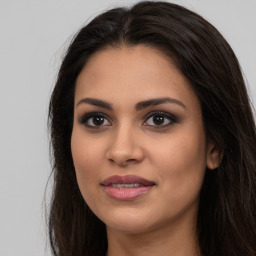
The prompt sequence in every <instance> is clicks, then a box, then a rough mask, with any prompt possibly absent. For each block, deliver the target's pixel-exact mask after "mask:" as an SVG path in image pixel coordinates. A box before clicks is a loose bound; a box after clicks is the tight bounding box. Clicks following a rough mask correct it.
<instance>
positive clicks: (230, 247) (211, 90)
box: [49, 1, 256, 256]
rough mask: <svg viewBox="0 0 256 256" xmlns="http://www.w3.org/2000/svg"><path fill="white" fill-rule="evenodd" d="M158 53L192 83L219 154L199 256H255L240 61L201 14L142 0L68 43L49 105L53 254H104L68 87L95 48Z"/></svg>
mask: <svg viewBox="0 0 256 256" xmlns="http://www.w3.org/2000/svg"><path fill="white" fill-rule="evenodd" d="M122 44H124V45H130V46H132V45H139V44H143V45H147V46H151V47H153V48H157V49H159V50H160V51H162V52H163V53H164V54H165V55H166V56H169V57H170V58H171V59H172V61H174V62H175V64H176V67H177V68H178V69H179V70H180V71H181V72H182V74H183V75H184V76H185V77H186V78H187V79H188V80H189V81H190V83H191V85H192V87H193V89H194V91H195V92H196V94H197V96H198V98H199V100H200V103H201V108H202V113H203V119H204V124H205V130H206V135H207V138H209V139H211V140H212V141H214V143H215V145H216V146H217V147H218V148H219V150H220V151H221V152H223V159H222V162H221V164H220V166H219V167H218V168H217V169H216V170H214V171H210V170H207V169H206V172H205V179H204V184H203V187H202V190H201V195H200V204H199V214H198V220H197V234H198V242H199V246H200V249H201V252H202V254H203V255H205V256H224V255H225V256H226V255H228V256H255V255H256V133H255V123H254V119H253V114H252V111H251V107H250V103H249V99H248V95H247V91H246V86H245V83H244V80H243V77H242V74H241V70H240V67H239V63H238V61H237V58H236V56H235V55H234V53H233V51H232V49H231V47H230V46H229V44H228V43H227V42H226V41H225V39H224V38H223V37H222V35H221V34H220V33H219V32H218V31H217V30H216V28H214V27H213V26H212V25H211V24H209V23H208V22H207V21H206V20H205V19H203V18H202V17H201V16H199V15H197V14H195V13H194V12H191V11H189V10H187V9H186V8H184V7H181V6H179V5H175V4H171V3H167V2H151V1H146V2H140V3H138V4H136V5H134V6H133V7H131V8H130V9H128V8H116V9H111V10H109V11H106V12H105V13H103V14H101V15H99V16H98V17H96V18H95V19H93V20H92V21H91V22H90V23H89V24H88V25H86V26H85V27H83V28H82V29H81V30H80V31H79V32H78V34H77V35H76V36H75V38H74V40H73V41H72V43H71V45H70V46H69V48H68V50H67V52H66V55H65V57H64V59H63V62H62V65H61V67H60V70H59V73H58V79H57V82H56V85H55V88H54V90H53V93H52V97H51V101H50V106H49V124H50V132H51V143H52V150H53V177H54V187H53V194H52V201H51V208H50V216H49V235H50V242H51V248H52V251H53V254H54V255H55V256H71V255H74V256H82V255H83V256H86V255H87V256H89V255H93V256H97V255H105V253H106V250H107V237H106V230H105V225H104V223H102V222H101V221H100V220H99V219H98V218H97V217H96V216H95V215H94V213H93V212H92V211H91V210H90V209H89V207H88V206H87V204H86V202H85V201H84V199H83V198H82V196H81V194H80V191H79V188H78V185H77V181H76V176H75V170H74V166H73V161H72V156H71V149H70V139H71V133H72V123H73V103H74V87H75V83H76V78H77V76H78V74H79V73H80V72H81V70H82V68H83V66H84V65H85V63H86V61H87V60H88V59H89V58H90V56H92V54H94V53H95V52H97V51H98V50H100V49H102V48H104V47H106V46H112V47H118V46H120V45H122Z"/></svg>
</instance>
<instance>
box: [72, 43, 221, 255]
mask: <svg viewBox="0 0 256 256" xmlns="http://www.w3.org/2000/svg"><path fill="white" fill-rule="evenodd" d="M166 97H169V98H172V99H174V100H175V101H174V102H166V103H162V104H158V105H155V106H148V107H146V108H143V109H139V110H138V109H137V110H136V109H135V106H136V104H137V103H138V102H141V101H145V100H149V99H155V98H166ZM85 98H94V99H98V100H103V101H105V102H107V103H109V104H111V106H112V109H111V110H110V109H106V108H104V107H102V106H95V105H92V104H91V103H89V102H85V101H83V99H85ZM178 101H179V102H180V103H177V102H178ZM157 111H158V112H159V111H161V117H162V118H163V123H162V124H160V125H159V124H156V123H155V122H154V120H153V117H152V115H151V116H150V117H149V116H148V114H149V113H152V112H157ZM91 112H100V113H102V115H104V116H105V117H106V118H105V117H104V118H103V119H102V120H103V123H102V124H101V125H97V126H95V124H94V122H93V121H95V118H87V119H86V118H84V116H85V115H86V114H88V113H91ZM163 112H164V113H167V114H169V115H171V116H174V117H175V118H173V117H172V118H171V120H170V119H169V116H166V115H165V114H162V113H163ZM156 115H157V114H154V116H156ZM158 115H159V114H158ZM82 120H83V122H82ZM85 120H86V121H85ZM71 150H72V156H73V161H74V166H75V170H76V175H77V181H78V185H79V188H80V190H81V193H82V196H83V198H84V200H85V201H86V203H87V204H88V206H89V207H90V208H91V209H92V211H93V212H94V213H95V214H96V215H97V216H98V217H99V218H100V219H101V220H102V221H103V222H104V223H105V224H106V228H107V236H108V245H109V247H108V256H115V255H135V256H136V255H140V256H143V255H147V256H150V255H172V256H182V255H184V256H185V255H186V256H192V255H200V252H199V249H198V246H197V239H196V218H197V210H198V201H199V193H200V189H201V186H202V182H203V178H204V173H205V168H206V167H208V168H209V169H214V168H216V167H217V165H218V152H217V151H216V149H215V147H214V145H212V144H211V143H210V142H208V143H207V140H206V136H205V131H204V125H203V121H202V113H201V108H200V103H199V100H198V98H197V96H196V94H195V93H194V91H193V90H192V88H191V86H190V84H189V82H188V81H187V80H186V78H185V77H184V76H183V75H182V74H181V73H180V71H179V70H177V69H176V67H175V66H174V64H173V63H172V61H171V60H170V59H168V58H167V57H165V56H164V55H163V54H162V53H161V52H159V51H158V50H156V49H153V48H150V47H146V46H143V45H138V46H134V47H128V46H121V47H119V48H110V47H109V48H105V49H103V50H101V51H98V52H97V53H95V54H94V55H93V56H92V57H91V58H90V59H89V61H88V62H87V64H86V65H85V67H84V68H83V70H82V71H81V73H80V74H79V76H78V79H77V82H76V90H75V105H74V123H73V132H72V138H71ZM127 174H133V175H137V176H140V177H143V178H145V179H147V180H150V181H153V182H154V183H155V184H156V185H155V186H154V187H153V188H152V189H151V190H150V191H149V192H148V193H145V194H143V195H142V196H140V197H138V198H136V199H134V200H128V201H120V200H116V199H113V198H111V197H109V196H108V195H107V194H106V192H105V190H104V189H103V187H102V186H101V185H100V184H101V182H102V181H103V180H104V179H106V178H108V177H110V176H112V175H120V176H122V175H127Z"/></svg>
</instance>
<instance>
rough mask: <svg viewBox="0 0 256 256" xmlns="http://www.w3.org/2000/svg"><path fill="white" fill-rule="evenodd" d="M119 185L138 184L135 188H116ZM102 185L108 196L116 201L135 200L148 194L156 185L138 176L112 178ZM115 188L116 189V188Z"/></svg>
mask: <svg viewBox="0 0 256 256" xmlns="http://www.w3.org/2000/svg"><path fill="white" fill-rule="evenodd" d="M117 184H119V186H120V184H136V186H135V187H124V186H121V187H116V186H117ZM101 185H102V186H103V188H104V191H105V192H106V194H107V195H108V196H110V197H111V198H114V199H116V200H121V201H127V200H134V199H136V198H138V197H140V196H142V195H144V194H146V193H148V192H149V191H150V190H151V189H152V188H153V187H154V186H155V185H156V184H155V183H154V182H153V181H149V180H147V179H144V178H142V177H139V176H136V175H125V176H119V175H114V176H110V177H108V178H107V179H105V180H103V182H102V183H101ZM113 185H114V186H115V187H114V186H113Z"/></svg>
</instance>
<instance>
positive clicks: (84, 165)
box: [71, 129, 102, 199]
mask: <svg viewBox="0 0 256 256" xmlns="http://www.w3.org/2000/svg"><path fill="white" fill-rule="evenodd" d="M101 150H102V147H100V146H99V145H98V144H97V143H95V141H94V143H91V141H90V139H88V138H85V136H84V134H81V132H79V131H77V130H76V129H74V130H73V133H72V137H71V152H72V157H73V163H74V167H75V172H76V177H77V182H78V186H79V188H80V191H81V193H82V195H83V197H84V198H85V199H86V198H87V197H88V196H87V194H88V193H89V192H90V191H91V190H92V189H93V184H97V183H98V182H99V177H98V174H99V168H100V162H101V161H100V157H101V155H102V154H101Z"/></svg>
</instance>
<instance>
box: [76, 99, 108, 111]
mask: <svg viewBox="0 0 256 256" xmlns="http://www.w3.org/2000/svg"><path fill="white" fill-rule="evenodd" d="M82 103H87V104H90V105H94V106H97V107H101V108H106V109H110V110H112V109H113V107H112V105H111V104H110V103H108V102H106V101H103V100H98V99H94V98H84V99H81V100H80V101H79V102H78V103H77V104H76V106H79V105H81V104H82Z"/></svg>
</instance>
